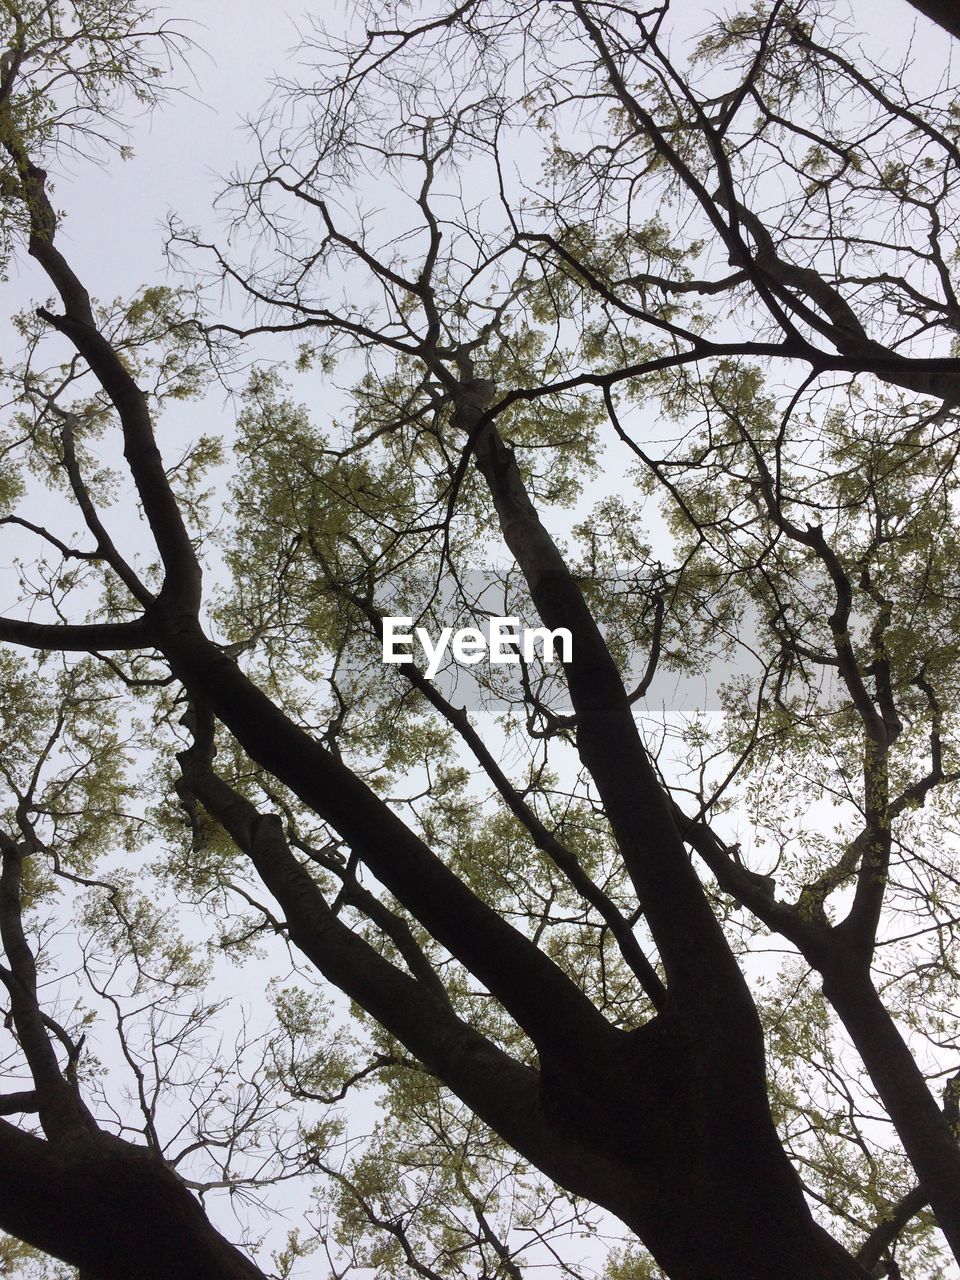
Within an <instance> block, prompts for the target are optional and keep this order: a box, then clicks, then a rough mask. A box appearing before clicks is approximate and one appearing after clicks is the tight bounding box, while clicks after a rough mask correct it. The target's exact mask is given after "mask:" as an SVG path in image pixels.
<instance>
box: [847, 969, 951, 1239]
mask: <svg viewBox="0 0 960 1280" xmlns="http://www.w3.org/2000/svg"><path fill="white" fill-rule="evenodd" d="M823 991H824V994H825V995H826V997H827V999H828V1000H829V1001H830V1003H831V1004H832V1005H833V1007H834V1009H836V1011H837V1014H838V1015H839V1017H840V1018H841V1020H842V1022H843V1025H844V1026H845V1027H846V1029H847V1031H848V1032H849V1033H850V1037H851V1039H852V1040H853V1043H854V1045H855V1046H856V1049H857V1052H858V1053H859V1054H860V1057H861V1058H862V1059H863V1064H864V1066H865V1067H866V1068H867V1071H868V1072H869V1073H870V1078H871V1080H872V1081H873V1083H874V1085H875V1086H876V1089H877V1092H878V1093H879V1095H880V1099H881V1101H882V1102H883V1105H884V1107H885V1108H886V1110H887V1112H888V1114H889V1116H890V1119H891V1120H892V1121H893V1123H894V1126H895V1127H896V1130H897V1133H898V1134H899V1135H900V1141H901V1142H902V1143H903V1146H904V1150H905V1151H906V1153H907V1156H908V1157H909V1159H910V1162H911V1164H912V1165H913V1167H914V1169H915V1170H916V1172H917V1176H918V1178H919V1179H920V1185H921V1186H922V1187H923V1188H924V1190H925V1191H926V1193H927V1195H928V1196H929V1198H930V1204H931V1206H932V1208H933V1212H934V1214H935V1215H936V1218H937V1222H938V1224H939V1226H940V1230H941V1231H942V1232H943V1234H944V1236H945V1237H946V1239H947V1242H948V1244H949V1245H950V1248H951V1249H952V1250H953V1253H954V1256H955V1257H956V1258H960V1145H958V1143H957V1140H956V1138H955V1136H954V1135H953V1133H952V1132H951V1130H950V1126H949V1124H948V1123H947V1120H946V1117H945V1116H944V1114H943V1112H942V1111H941V1110H940V1108H939V1107H938V1106H937V1104H936V1102H935V1100H934V1098H933V1095H932V1094H931V1093H930V1089H929V1087H928V1085H927V1082H926V1080H925V1079H924V1078H923V1074H922V1072H921V1071H920V1068H919V1067H918V1066H917V1063H916V1061H915V1059H914V1057H913V1054H912V1053H911V1052H910V1050H909V1048H908V1047H907V1045H906V1043H905V1041H904V1039H903V1036H901V1034H900V1032H899V1030H898V1029H897V1026H896V1024H895V1023H894V1021H893V1019H892V1018H891V1016H890V1013H889V1011H888V1010H887V1009H886V1007H885V1006H884V1004H883V1001H882V1000H881V999H880V996H879V995H878V994H877V990H876V988H875V987H874V985H873V982H872V981H871V978H870V972H869V968H868V966H867V965H866V963H864V962H862V961H860V960H858V959H856V958H855V957H852V956H849V955H843V956H841V957H840V958H839V959H837V960H835V961H834V962H833V963H832V964H830V965H829V966H825V967H824V970H823Z"/></svg>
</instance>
